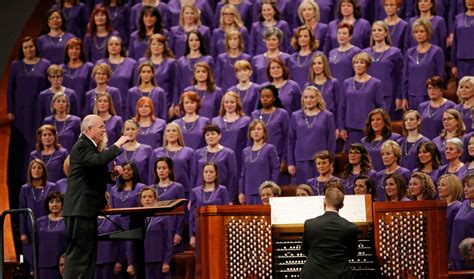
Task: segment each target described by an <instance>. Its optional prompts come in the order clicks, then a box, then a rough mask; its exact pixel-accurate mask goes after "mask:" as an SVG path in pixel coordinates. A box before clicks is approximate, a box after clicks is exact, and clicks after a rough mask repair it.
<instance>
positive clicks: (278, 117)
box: [251, 85, 290, 184]
mask: <svg viewBox="0 0 474 279" xmlns="http://www.w3.org/2000/svg"><path fill="white" fill-rule="evenodd" d="M257 108H258V109H257V110H255V111H254V112H252V115H251V116H252V119H254V120H255V119H260V120H261V121H263V122H264V123H265V126H266V127H267V131H268V137H267V142H268V143H269V144H272V145H273V146H275V148H276V150H277V152H278V158H279V159H280V167H279V168H280V177H279V179H278V180H276V181H275V182H278V183H279V184H282V183H284V184H289V183H290V181H289V179H288V176H287V175H285V174H286V173H287V170H288V163H287V162H288V159H287V146H288V136H287V131H288V127H289V122H290V117H289V115H288V112H287V111H286V110H285V109H283V104H282V103H281V100H280V97H279V96H278V89H276V87H275V86H273V85H267V86H264V87H262V88H261V89H260V98H259V102H258V106H257Z"/></svg>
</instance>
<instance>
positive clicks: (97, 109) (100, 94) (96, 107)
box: [92, 93, 117, 115]
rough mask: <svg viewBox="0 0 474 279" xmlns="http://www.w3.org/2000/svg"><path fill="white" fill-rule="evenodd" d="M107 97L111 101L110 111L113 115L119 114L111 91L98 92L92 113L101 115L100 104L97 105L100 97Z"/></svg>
mask: <svg viewBox="0 0 474 279" xmlns="http://www.w3.org/2000/svg"><path fill="white" fill-rule="evenodd" d="M102 97H106V98H107V101H108V102H109V113H110V114H111V115H117V112H116V111H115V105H114V100H113V99H112V96H110V94H109V93H97V94H96V97H95V103H94V108H93V109H92V113H94V114H97V115H99V106H98V105H97V103H98V100H99V98H102Z"/></svg>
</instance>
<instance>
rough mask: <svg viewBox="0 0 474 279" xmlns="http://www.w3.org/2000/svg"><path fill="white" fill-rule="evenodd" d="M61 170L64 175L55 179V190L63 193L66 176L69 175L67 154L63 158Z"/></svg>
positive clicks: (65, 188)
mask: <svg viewBox="0 0 474 279" xmlns="http://www.w3.org/2000/svg"><path fill="white" fill-rule="evenodd" d="M62 169H63V172H64V174H65V175H66V177H64V178H61V179H59V180H58V181H56V190H57V191H59V192H61V193H63V195H64V193H66V190H67V178H68V176H69V155H68V156H67V157H66V159H64V163H63V166H62Z"/></svg>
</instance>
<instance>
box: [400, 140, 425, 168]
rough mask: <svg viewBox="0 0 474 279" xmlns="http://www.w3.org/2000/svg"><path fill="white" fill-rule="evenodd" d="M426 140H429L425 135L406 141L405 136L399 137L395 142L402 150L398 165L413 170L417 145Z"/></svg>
mask: <svg viewBox="0 0 474 279" xmlns="http://www.w3.org/2000/svg"><path fill="white" fill-rule="evenodd" d="M427 141H430V139H429V138H427V137H425V136H422V137H420V138H419V139H418V140H417V141H415V142H408V141H407V138H406V137H402V138H399V139H398V141H397V142H398V144H399V145H400V148H401V150H402V158H401V159H400V166H402V167H404V168H406V169H409V170H410V171H413V169H415V168H416V167H417V165H418V153H417V150H418V147H419V146H420V144H422V143H424V142H427Z"/></svg>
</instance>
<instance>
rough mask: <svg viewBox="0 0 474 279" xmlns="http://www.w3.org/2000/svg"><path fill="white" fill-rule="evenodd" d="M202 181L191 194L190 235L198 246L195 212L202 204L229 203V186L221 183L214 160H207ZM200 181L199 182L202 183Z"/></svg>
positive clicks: (193, 242)
mask: <svg viewBox="0 0 474 279" xmlns="http://www.w3.org/2000/svg"><path fill="white" fill-rule="evenodd" d="M199 182H200V183H202V184H201V185H200V186H197V187H196V188H194V189H193V190H192V191H191V193H190V195H189V212H190V213H191V214H189V236H190V238H191V239H190V241H189V243H190V244H191V246H192V247H194V248H195V247H196V220H195V217H194V214H195V212H196V210H199V208H200V207H202V206H207V205H229V204H232V200H231V199H229V193H228V192H227V188H226V187H225V186H222V185H220V184H219V174H218V167H217V165H216V164H214V163H212V162H206V163H205V164H204V167H203V170H202V181H199ZM200 183H199V184H200Z"/></svg>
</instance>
